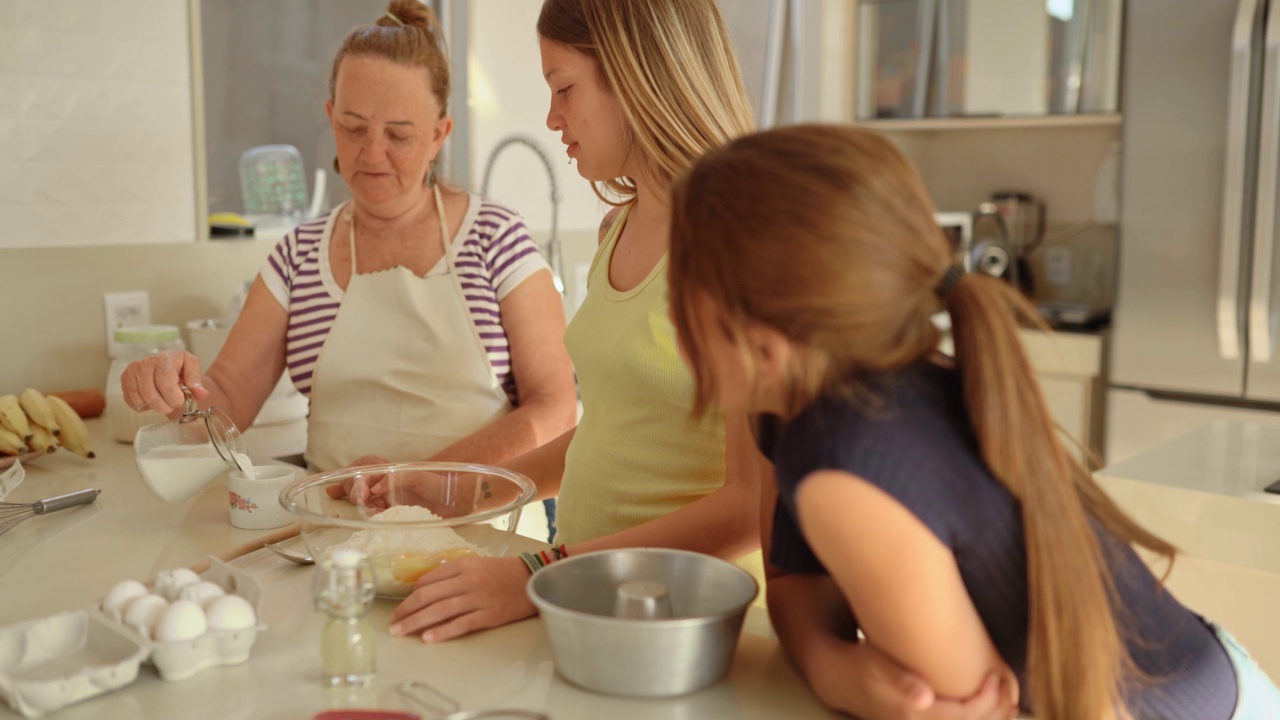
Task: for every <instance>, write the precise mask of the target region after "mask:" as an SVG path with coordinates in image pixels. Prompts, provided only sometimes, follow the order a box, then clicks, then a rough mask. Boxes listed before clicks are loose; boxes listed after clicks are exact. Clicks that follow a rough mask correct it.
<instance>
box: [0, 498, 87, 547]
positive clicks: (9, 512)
mask: <svg viewBox="0 0 1280 720" xmlns="http://www.w3.org/2000/svg"><path fill="white" fill-rule="evenodd" d="M101 492H102V491H101V490H99V489H97V488H88V489H85V490H77V491H75V492H73V493H67V494H65V495H55V496H54V497H51V498H45V499H43V500H36V501H35V502H30V503H11V502H0V535H3V534H5V533H6V532H8V531H9V530H10V529H12V528H13V526H15V525H17V524H18V523H20V522H22V521H23V520H26V519H27V518H29V517H34V516H36V515H44V514H45V513H51V512H53V511H55V510H64V509H66V508H69V507H75V506H77V505H88V504H89V503H91V502H93V501H94V500H97V499H98V494H99V493H101Z"/></svg>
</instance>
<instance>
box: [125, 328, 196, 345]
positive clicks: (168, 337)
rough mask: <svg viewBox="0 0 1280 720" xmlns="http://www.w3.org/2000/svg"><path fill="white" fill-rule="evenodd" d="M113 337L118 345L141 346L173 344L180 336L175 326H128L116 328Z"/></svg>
mask: <svg viewBox="0 0 1280 720" xmlns="http://www.w3.org/2000/svg"><path fill="white" fill-rule="evenodd" d="M113 337H114V338H115V341H116V342H118V343H129V344H142V343H165V342H173V341H174V340H177V339H179V338H181V337H182V335H181V334H180V333H179V331H178V327H177V326H176V325H130V326H128V327H122V328H116V331H115V333H114V335H113Z"/></svg>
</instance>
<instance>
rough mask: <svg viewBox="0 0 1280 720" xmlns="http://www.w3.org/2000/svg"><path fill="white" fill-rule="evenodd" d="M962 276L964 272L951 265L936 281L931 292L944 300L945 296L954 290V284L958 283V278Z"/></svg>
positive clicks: (958, 267)
mask: <svg viewBox="0 0 1280 720" xmlns="http://www.w3.org/2000/svg"><path fill="white" fill-rule="evenodd" d="M963 276H964V270H963V269H962V268H961V267H960V266H959V265H952V266H951V267H949V268H947V272H946V274H944V275H943V276H942V279H941V280H939V281H938V284H937V285H936V286H935V287H934V288H933V292H934V293H935V294H936V295H937V296H938V297H939V298H940V299H946V297H947V295H949V294H951V291H952V290H954V289H955V287H956V283H958V282H960V278H961V277H963Z"/></svg>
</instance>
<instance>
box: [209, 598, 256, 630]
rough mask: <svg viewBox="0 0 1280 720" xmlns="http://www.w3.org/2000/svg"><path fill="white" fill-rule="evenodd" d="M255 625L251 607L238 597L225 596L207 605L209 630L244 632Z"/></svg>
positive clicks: (254, 616) (254, 615) (247, 602)
mask: <svg viewBox="0 0 1280 720" xmlns="http://www.w3.org/2000/svg"><path fill="white" fill-rule="evenodd" d="M257 624H258V618H257V615H256V614H255V613H254V612H253V606H252V605H250V604H249V601H248V600H245V599H244V598H242V597H240V596H239V595H227V596H225V597H220V598H217V599H216V600H213V601H212V602H210V603H209V629H211V630H244V629H246V628H251V627H253V626H254V625H257Z"/></svg>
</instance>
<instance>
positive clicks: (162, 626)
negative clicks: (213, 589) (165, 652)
mask: <svg viewBox="0 0 1280 720" xmlns="http://www.w3.org/2000/svg"><path fill="white" fill-rule="evenodd" d="M208 629H209V621H208V619H207V618H205V615H204V610H201V609H200V606H199V605H197V604H195V603H193V602H191V601H190V600H178V601H176V602H174V603H173V604H172V605H170V606H169V607H167V608H165V611H164V613H163V614H162V615H160V619H159V620H157V621H156V629H155V634H154V636H153V637H155V639H156V641H157V642H183V641H185V640H193V639H195V638H198V637H200V636H201V635H203V634H204V631H205V630H208Z"/></svg>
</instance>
